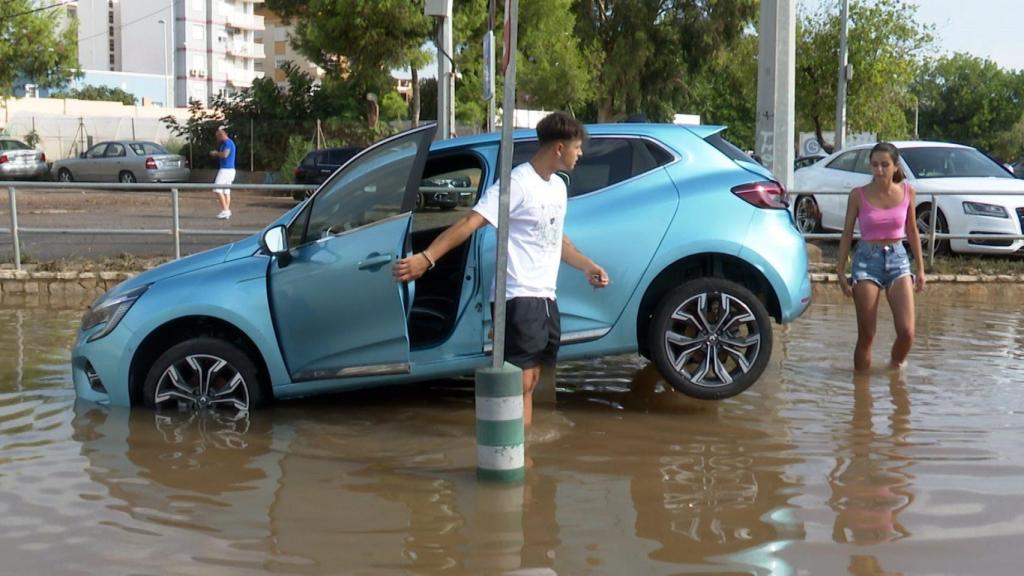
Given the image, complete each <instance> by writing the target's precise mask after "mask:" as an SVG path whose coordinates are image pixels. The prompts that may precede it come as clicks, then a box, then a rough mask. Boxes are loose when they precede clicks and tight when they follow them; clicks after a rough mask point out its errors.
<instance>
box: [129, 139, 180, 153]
mask: <svg viewBox="0 0 1024 576" xmlns="http://www.w3.org/2000/svg"><path fill="white" fill-rule="evenodd" d="M128 146H129V147H131V149H132V152H135V153H136V154H138V155H139V156H149V155H150V154H170V152H168V151H167V149H166V148H164V147H163V146H161V145H159V144H157V143H156V142H130V143H129V144H128Z"/></svg>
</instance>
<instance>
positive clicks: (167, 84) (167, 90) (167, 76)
mask: <svg viewBox="0 0 1024 576" xmlns="http://www.w3.org/2000/svg"><path fill="white" fill-rule="evenodd" d="M157 23H158V24H160V26H161V27H162V28H163V30H164V50H163V52H164V106H165V107H171V108H173V107H174V102H171V72H170V70H171V66H170V64H171V61H170V59H169V58H168V56H169V54H170V51H169V50H168V49H167V28H168V26H167V21H166V20H164V19H163V18H161V19H159V20H157Z"/></svg>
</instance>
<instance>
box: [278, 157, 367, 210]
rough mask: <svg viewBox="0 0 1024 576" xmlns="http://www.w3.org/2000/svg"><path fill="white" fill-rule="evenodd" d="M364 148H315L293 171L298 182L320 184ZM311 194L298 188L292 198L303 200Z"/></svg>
mask: <svg viewBox="0 0 1024 576" xmlns="http://www.w3.org/2000/svg"><path fill="white" fill-rule="evenodd" d="M360 150H362V148H358V147H349V148H321V149H319V150H313V151H312V152H310V153H309V154H306V157H305V158H303V159H302V162H299V165H298V166H296V167H295V170H293V171H292V175H293V176H295V183H296V184H315V185H317V186H319V185H320V184H323V183H324V180H327V177H328V176H330V175H331V174H334V171H335V170H337V169H338V168H340V167H341V165H342V164H344V163H345V162H348V161H349V160H351V159H352V157H353V156H355V155H356V154H358V153H359V151H360ZM307 196H309V192H307V191H303V190H296V191H295V192H292V198H295V199H296V200H302V199H304V198H306V197H307Z"/></svg>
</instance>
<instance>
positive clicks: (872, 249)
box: [853, 241, 911, 288]
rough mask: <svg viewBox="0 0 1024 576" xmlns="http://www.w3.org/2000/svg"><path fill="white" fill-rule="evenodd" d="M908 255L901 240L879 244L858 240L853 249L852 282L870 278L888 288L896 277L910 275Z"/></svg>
mask: <svg viewBox="0 0 1024 576" xmlns="http://www.w3.org/2000/svg"><path fill="white" fill-rule="evenodd" d="M910 275H911V273H910V257H909V256H907V249H906V248H905V247H904V246H903V243H902V242H897V243H895V244H888V245H884V246H879V245H878V244H872V243H870V242H863V241H862V242H858V243H857V248H856V249H855V250H854V251H853V283H854V284H856V283H857V282H861V281H864V280H870V281H871V282H874V283H875V284H878V285H879V286H881V287H882V288H889V286H892V283H893V282H895V281H896V280H897V279H899V278H902V277H904V276H910Z"/></svg>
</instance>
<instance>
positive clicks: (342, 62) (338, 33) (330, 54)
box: [267, 0, 433, 96]
mask: <svg viewBox="0 0 1024 576" xmlns="http://www.w3.org/2000/svg"><path fill="white" fill-rule="evenodd" d="M267 8H268V9H270V10H273V11H274V12H276V13H278V14H280V15H281V16H282V17H283V18H284V19H285V20H286V21H288V22H291V23H293V24H294V25H295V31H294V35H293V37H292V44H293V45H294V46H295V48H296V49H297V50H298V51H299V52H300V53H302V54H304V55H305V56H306V57H308V58H309V59H310V60H311V61H313V62H314V63H316V64H317V65H319V66H320V67H322V68H324V69H325V70H328V72H330V73H331V74H333V75H338V76H340V75H342V74H348V80H349V82H351V84H352V86H353V87H354V88H355V90H356V92H357V93H359V94H362V95H364V96H365V95H366V94H369V93H374V94H385V93H387V92H389V91H391V90H393V89H394V81H393V80H392V78H391V70H393V69H395V68H404V67H406V66H409V65H421V64H422V62H423V58H424V57H423V55H422V48H421V46H422V45H423V42H424V41H425V40H426V39H427V38H428V37H429V35H430V31H431V30H432V24H433V23H432V22H431V21H430V18H428V17H427V16H425V15H424V14H423V2H422V1H417V2H410V1H409V0H268V1H267ZM416 85H417V86H418V83H416Z"/></svg>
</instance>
